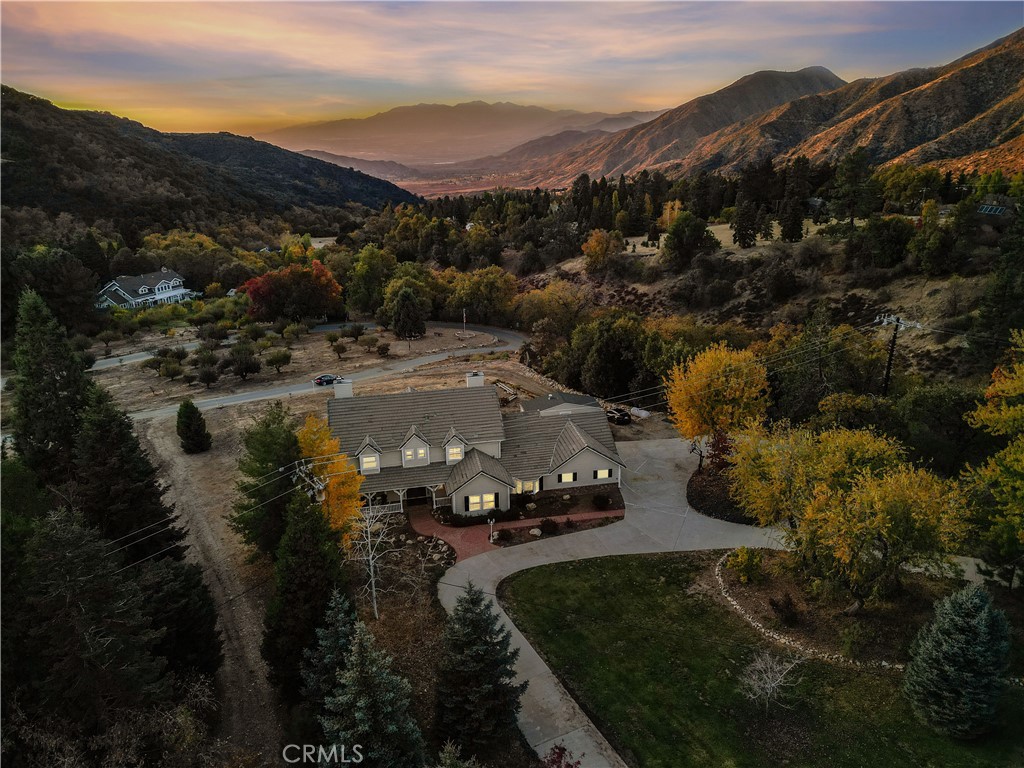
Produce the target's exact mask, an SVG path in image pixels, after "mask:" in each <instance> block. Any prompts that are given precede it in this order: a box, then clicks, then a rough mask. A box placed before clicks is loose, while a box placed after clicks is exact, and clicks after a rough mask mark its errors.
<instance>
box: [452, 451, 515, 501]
mask: <svg viewBox="0 0 1024 768" xmlns="http://www.w3.org/2000/svg"><path fill="white" fill-rule="evenodd" d="M480 473H483V474H485V475H490V476H491V477H493V478H494V479H495V480H497V481H499V482H502V483H504V484H505V485H507V486H508V487H509V488H514V487H515V485H516V483H515V480H513V479H512V476H511V475H509V473H508V470H506V469H505V467H503V466H502V465H501V462H500V461H498V460H497V459H496V458H494V457H493V456H491V455H490V454H488V453H484V452H483V451H478V450H477V449H476V448H470V449H469V450H468V451H466V455H465V456H464V457H463V458H462V461H460V462H459V463H458V464H456V465H455V466H453V467H452V471H451V474H450V475H449V476H448V479H447V480H446V481H445V484H444V490H445V493H447V494H448V495H449V496H450V495H451V494H453V493H455V492H456V491H457V490H458V489H459V488H461V487H462V486H464V485H465V484H466V483H468V482H469V481H470V480H472V479H473V478H474V477H476V476H477V475H479V474H480Z"/></svg>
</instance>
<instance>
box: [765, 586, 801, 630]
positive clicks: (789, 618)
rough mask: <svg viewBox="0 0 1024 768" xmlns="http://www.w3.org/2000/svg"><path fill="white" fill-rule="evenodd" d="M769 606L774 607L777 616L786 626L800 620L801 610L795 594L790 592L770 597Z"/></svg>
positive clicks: (773, 610) (773, 611) (790, 625)
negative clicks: (798, 607) (794, 600)
mask: <svg viewBox="0 0 1024 768" xmlns="http://www.w3.org/2000/svg"><path fill="white" fill-rule="evenodd" d="M768 607H769V608H771V609H772V613H774V614H775V617H776V618H777V619H778V620H779V621H781V622H782V623H783V624H784V625H785V626H787V627H792V626H793V625H794V624H797V623H798V622H799V621H800V611H798V610H797V607H796V603H795V602H793V596H792V595H791V594H789V592H786V593H784V594H783V595H782V596H781V597H769V598H768Z"/></svg>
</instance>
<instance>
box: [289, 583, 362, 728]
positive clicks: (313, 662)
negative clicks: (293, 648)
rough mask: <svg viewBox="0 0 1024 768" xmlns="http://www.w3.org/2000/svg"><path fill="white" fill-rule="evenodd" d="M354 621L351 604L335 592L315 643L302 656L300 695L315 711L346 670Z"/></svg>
mask: <svg viewBox="0 0 1024 768" xmlns="http://www.w3.org/2000/svg"><path fill="white" fill-rule="evenodd" d="M355 622H356V615H355V611H354V610H353V608H352V604H351V603H350V602H349V601H348V598H347V597H345V595H344V593H343V592H342V591H341V590H340V589H335V590H334V592H333V593H332V594H331V601H330V602H329V603H328V604H327V613H326V615H325V616H324V622H323V626H321V627H318V628H317V630H316V641H315V642H314V643H313V645H312V646H311V647H309V648H307V649H306V650H305V651H304V652H303V654H302V656H303V661H302V683H303V686H302V695H303V697H304V698H305V699H306V701H307V702H308V703H309V704H310V705H311V706H312V707H313V708H314V709H315V710H316V711H317V712H319V711H321V710H322V709H323V706H324V702H325V701H326V700H327V697H328V696H330V695H331V694H332V693H333V692H334V688H335V686H336V684H337V681H338V673H339V672H340V671H343V670H344V669H345V659H346V657H347V656H348V653H349V650H350V649H351V647H352V632H353V631H354V628H355Z"/></svg>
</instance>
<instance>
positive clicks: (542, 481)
mask: <svg viewBox="0 0 1024 768" xmlns="http://www.w3.org/2000/svg"><path fill="white" fill-rule="evenodd" d="M537 490H538V491H543V490H544V478H543V477H542V478H541V479H540V482H539V483H537Z"/></svg>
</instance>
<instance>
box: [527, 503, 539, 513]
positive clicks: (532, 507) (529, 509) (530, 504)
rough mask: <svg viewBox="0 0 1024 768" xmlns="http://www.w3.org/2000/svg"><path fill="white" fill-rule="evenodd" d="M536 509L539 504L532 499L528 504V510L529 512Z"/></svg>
mask: <svg viewBox="0 0 1024 768" xmlns="http://www.w3.org/2000/svg"><path fill="white" fill-rule="evenodd" d="M536 510H537V505H536V504H534V503H533V502H532V501H531V502H530V503H528V504H527V505H526V511H527V512H535V511H536Z"/></svg>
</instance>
